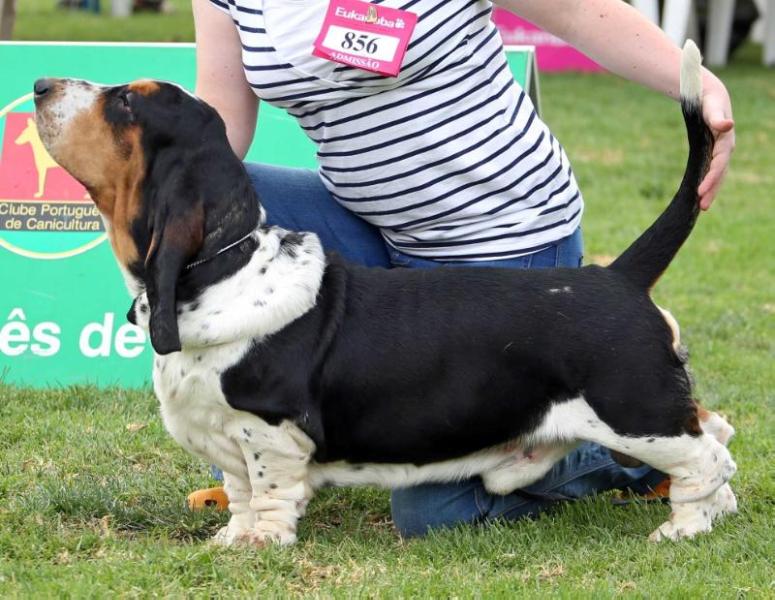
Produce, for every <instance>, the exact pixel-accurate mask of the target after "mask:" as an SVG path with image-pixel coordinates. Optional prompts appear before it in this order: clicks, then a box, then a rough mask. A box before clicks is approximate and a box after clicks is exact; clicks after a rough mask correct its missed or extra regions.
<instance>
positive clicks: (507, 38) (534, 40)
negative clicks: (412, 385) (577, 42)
mask: <svg viewBox="0 0 775 600" xmlns="http://www.w3.org/2000/svg"><path fill="white" fill-rule="evenodd" d="M492 18H493V21H494V22H495V24H496V25H497V26H498V29H499V30H500V32H501V37H502V38H503V43H504V44H506V45H517V46H535V48H536V59H537V62H538V70H539V71H586V72H589V71H602V67H600V65H598V64H597V63H596V62H595V61H593V60H592V59H591V58H588V57H586V56H585V55H583V54H582V53H581V52H579V51H578V50H576V49H575V48H573V47H572V46H570V45H568V44H566V43H565V42H564V41H562V40H561V39H560V38H558V37H555V36H553V35H552V34H551V33H547V32H546V31H543V30H542V29H539V28H538V27H536V26H535V25H533V24H532V23H530V22H529V21H525V20H524V19H521V18H519V17H518V16H516V15H515V14H514V13H511V12H509V11H507V10H504V9H502V8H496V9H495V10H494V11H493V17H492Z"/></svg>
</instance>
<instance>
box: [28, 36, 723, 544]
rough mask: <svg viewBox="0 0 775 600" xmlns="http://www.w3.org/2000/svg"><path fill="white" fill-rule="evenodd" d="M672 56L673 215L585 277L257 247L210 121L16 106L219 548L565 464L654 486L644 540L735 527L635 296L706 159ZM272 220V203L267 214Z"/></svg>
mask: <svg viewBox="0 0 775 600" xmlns="http://www.w3.org/2000/svg"><path fill="white" fill-rule="evenodd" d="M701 85H702V84H701V70H700V55H699V52H698V50H697V49H696V47H695V46H694V45H693V44H688V45H687V47H686V48H685V49H684V53H683V64H682V73H681V106H682V110H683V114H684V118H685V122H686V128H687V132H688V138H689V144H690V146H689V158H688V163H687V167H686V171H685V174H684V177H683V181H682V183H681V185H680V188H679V190H678V191H677V193H676V195H675V197H674V198H673V200H672V201H671V202H670V204H669V205H668V207H667V208H666V209H665V211H664V212H663V213H662V215H661V216H660V217H659V218H658V219H657V220H656V222H655V223H654V224H653V225H651V227H649V228H648V230H647V231H646V232H645V233H643V234H642V235H641V236H640V237H639V238H638V239H637V240H636V241H635V242H634V243H633V244H632V245H631V246H630V247H629V248H627V250H625V251H624V253H623V254H621V255H620V256H619V257H618V258H617V259H616V260H615V261H614V262H613V263H612V264H611V265H609V266H608V267H601V266H587V267H583V268H580V269H547V270H536V271H521V270H510V269H475V268H470V269H466V268H439V269H433V270H412V269H400V268H399V269H391V270H387V269H379V268H365V267H361V266H357V265H354V264H349V263H348V262H346V261H344V260H343V259H342V258H340V257H339V256H337V255H335V254H325V253H324V252H323V250H322V248H321V245H320V242H319V240H318V238H317V236H316V235H314V234H312V233H304V232H294V231H286V230H283V229H280V228H277V227H267V226H266V225H265V216H264V212H263V209H261V208H260V204H259V198H257V197H256V193H255V192H254V190H253V188H252V187H251V184H250V181H249V179H248V176H247V174H246V172H245V169H244V167H243V164H242V163H241V161H240V160H239V159H238V158H237V157H236V156H235V155H234V153H233V152H232V150H231V149H230V146H229V142H228V140H227V137H226V131H225V127H224V123H223V121H222V120H221V119H220V117H219V116H218V114H217V113H216V111H215V110H214V109H213V108H211V107H210V106H208V105H207V104H205V103H204V102H202V101H200V100H198V99H196V98H195V97H193V96H191V95H190V94H188V93H187V92H186V91H185V90H183V89H181V88H180V87H178V86H176V85H173V84H170V83H162V82H155V81H137V82H134V83H130V84H128V85H118V86H100V85H95V84H93V83H89V82H85V81H77V80H71V79H43V80H38V81H37V82H36V83H35V86H34V91H35V105H36V109H37V112H36V121H37V125H38V129H39V131H40V135H41V137H42V139H43V142H44V143H45V145H46V147H47V149H48V151H49V152H50V153H51V155H52V156H53V157H54V158H55V160H56V161H57V162H58V163H59V164H60V165H62V166H63V167H64V168H65V169H66V170H68V171H69V172H70V173H71V174H72V175H73V176H74V177H75V178H77V179H78V180H79V181H80V182H82V183H83V184H84V185H85V186H86V188H87V189H88V191H89V193H90V194H91V197H92V198H93V200H94V202H95V203H96V205H97V207H98V208H99V210H100V212H101V213H102V216H103V218H104V221H105V225H106V228H107V231H108V234H109V239H110V243H111V245H112V248H113V250H114V252H115V255H116V258H117V260H118V264H119V267H120V268H121V270H122V272H123V274H124V277H125V279H126V283H127V286H128V288H129V291H130V293H131V294H132V297H133V298H134V303H133V305H132V308H131V309H130V311H129V319H130V320H131V321H133V322H136V323H137V324H139V325H141V326H142V327H145V328H146V329H147V331H149V333H150V339H151V342H152V345H153V348H154V350H155V359H154V366H153V382H154V389H155V392H156V395H157V396H158V399H159V401H160V403H161V414H162V417H163V420H164V423H165V425H166V427H167V429H168V430H169V432H170V433H171V434H172V436H173V437H174V438H175V440H177V441H178V442H179V443H180V444H181V445H182V446H183V447H185V448H186V449H187V450H189V451H190V452H192V453H194V454H195V455H197V456H200V457H202V458H203V459H204V460H206V461H208V462H209V463H212V464H215V465H217V466H218V467H220V468H221V469H222V470H223V472H224V479H225V489H226V493H227V495H228V498H229V508H230V511H231V517H230V520H229V522H228V524H227V525H226V526H224V527H223V528H222V529H221V530H220V531H219V532H218V533H217V535H216V538H215V539H216V541H217V542H219V543H223V544H233V543H252V544H256V545H262V544H265V543H267V542H277V543H281V544H289V543H292V542H293V541H294V540H295V539H296V528H297V521H298V519H299V518H300V516H301V515H302V514H303V512H304V510H305V507H306V505H307V502H308V501H309V499H310V498H311V497H312V494H313V492H314V490H315V489H316V488H318V487H320V486H323V485H328V484H333V485H359V484H370V485H381V486H390V487H398V486H408V485H414V484H419V483H422V482H441V481H450V480H458V479H461V478H468V477H472V476H477V475H478V476H481V477H482V479H483V481H484V484H485V486H486V488H487V489H488V490H489V491H491V492H493V493H497V494H506V493H509V492H511V491H513V490H515V489H518V488H520V487H523V486H526V485H528V484H530V483H531V482H533V481H535V480H536V479H538V478H540V477H541V476H542V475H544V474H545V473H546V472H547V471H548V469H549V468H550V467H551V466H552V465H553V464H554V463H555V462H556V461H557V460H559V459H560V458H561V457H562V456H564V455H565V454H566V453H567V452H569V451H570V450H571V449H572V448H573V447H574V446H575V445H576V444H578V443H579V442H580V441H582V440H589V441H592V442H596V443H598V444H601V445H603V446H605V447H607V448H610V449H611V450H613V451H615V452H617V453H620V454H621V455H626V456H629V457H633V458H635V459H637V460H639V461H642V462H645V463H647V464H649V465H652V466H653V467H655V468H657V469H659V470H661V471H663V472H665V473H667V474H669V476H670V477H671V488H670V500H671V502H672V512H671V515H670V517H669V520H667V521H666V522H665V523H664V524H663V525H661V526H660V527H659V528H658V529H657V530H656V531H654V533H653V534H652V539H654V540H660V539H664V538H670V539H677V538H681V537H691V536H693V535H695V534H697V533H699V532H707V531H710V529H711V525H712V523H713V521H714V520H715V519H716V518H718V517H719V516H721V515H723V514H725V513H731V512H734V511H735V510H736V500H735V496H734V494H733V493H732V490H731V489H730V487H729V484H728V483H727V482H728V481H729V479H730V478H731V477H732V475H733V474H734V472H735V470H736V466H735V463H734V462H733V460H732V458H731V456H730V453H729V451H728V450H727V447H726V443H727V442H728V440H729V438H730V437H731V435H732V433H733V431H734V430H733V429H732V427H731V426H730V425H729V424H727V423H726V421H725V420H724V419H723V418H722V417H720V416H719V415H717V414H715V413H711V412H708V411H704V410H702V409H700V408H699V407H698V405H697V403H696V402H695V400H694V399H693V396H692V388H691V382H690V377H689V374H688V372H687V365H686V354H685V352H684V351H683V349H682V346H681V344H680V338H679V330H678V326H677V323H676V321H675V319H673V317H672V316H671V315H670V314H669V313H668V312H666V311H664V310H662V309H660V308H659V307H658V306H656V305H655V304H654V303H653V302H652V301H651V299H650V297H649V291H650V289H651V288H652V286H653V285H654V284H655V282H656V281H657V279H658V278H659V276H660V275H661V274H662V273H663V271H664V270H665V269H666V268H667V266H668V265H669V263H670V262H671V260H672V259H673V257H674V255H675V254H676V252H677V251H678V250H679V248H680V247H681V245H682V244H683V242H684V241H685V240H686V238H687V237H688V236H689V234H690V232H691V230H692V228H693V226H694V223H695V219H696V217H697V214H698V198H697V194H696V189H697V186H698V184H699V182H700V181H701V179H702V177H703V175H704V173H705V171H706V169H707V165H708V161H709V157H710V155H711V151H712V137H711V134H710V132H709V131H708V129H707V128H706V126H705V124H704V122H703V119H702V116H701ZM292 201H293V199H292V198H290V199H289V202H292Z"/></svg>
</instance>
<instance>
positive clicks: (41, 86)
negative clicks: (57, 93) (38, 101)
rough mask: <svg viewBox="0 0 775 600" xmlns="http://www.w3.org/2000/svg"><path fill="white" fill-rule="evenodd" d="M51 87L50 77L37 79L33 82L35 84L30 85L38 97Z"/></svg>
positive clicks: (46, 92) (47, 91)
mask: <svg viewBox="0 0 775 600" xmlns="http://www.w3.org/2000/svg"><path fill="white" fill-rule="evenodd" d="M51 87H52V85H51V80H50V79H38V80H37V81H36V82H35V85H33V86H32V89H33V90H34V91H35V95H36V96H37V97H40V96H45V95H46V94H48V93H49V91H50V90H51Z"/></svg>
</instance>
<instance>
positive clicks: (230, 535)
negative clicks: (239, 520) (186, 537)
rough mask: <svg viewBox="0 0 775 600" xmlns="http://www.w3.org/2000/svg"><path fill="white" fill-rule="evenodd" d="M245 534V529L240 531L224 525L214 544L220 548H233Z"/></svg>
mask: <svg viewBox="0 0 775 600" xmlns="http://www.w3.org/2000/svg"><path fill="white" fill-rule="evenodd" d="M244 532H245V530H244V529H241V530H238V529H237V528H235V527H232V526H229V525H224V526H223V527H221V528H220V529H219V530H218V533H216V534H215V535H214V536H213V539H212V542H213V544H216V545H218V546H233V545H234V544H235V543H236V542H237V540H238V539H239V537H240V536H241V535H242V534H243V533H244Z"/></svg>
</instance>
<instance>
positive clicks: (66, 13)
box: [13, 0, 194, 42]
mask: <svg viewBox="0 0 775 600" xmlns="http://www.w3.org/2000/svg"><path fill="white" fill-rule="evenodd" d="M56 3H57V0H17V3H16V4H17V6H18V8H17V19H16V27H15V28H14V35H13V37H14V39H15V40H49V41H61V40H78V41H89V42H92V41H94V42H101V41H110V42H193V41H194V22H193V20H192V18H191V2H190V0H167V4H168V5H169V7H170V10H169V12H165V13H163V14H158V13H148V12H146V13H140V14H136V15H133V16H131V17H128V18H113V17H110V0H101V4H102V13H101V14H100V15H96V14H94V13H91V12H87V11H82V10H63V9H54V7H55V6H56Z"/></svg>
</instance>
